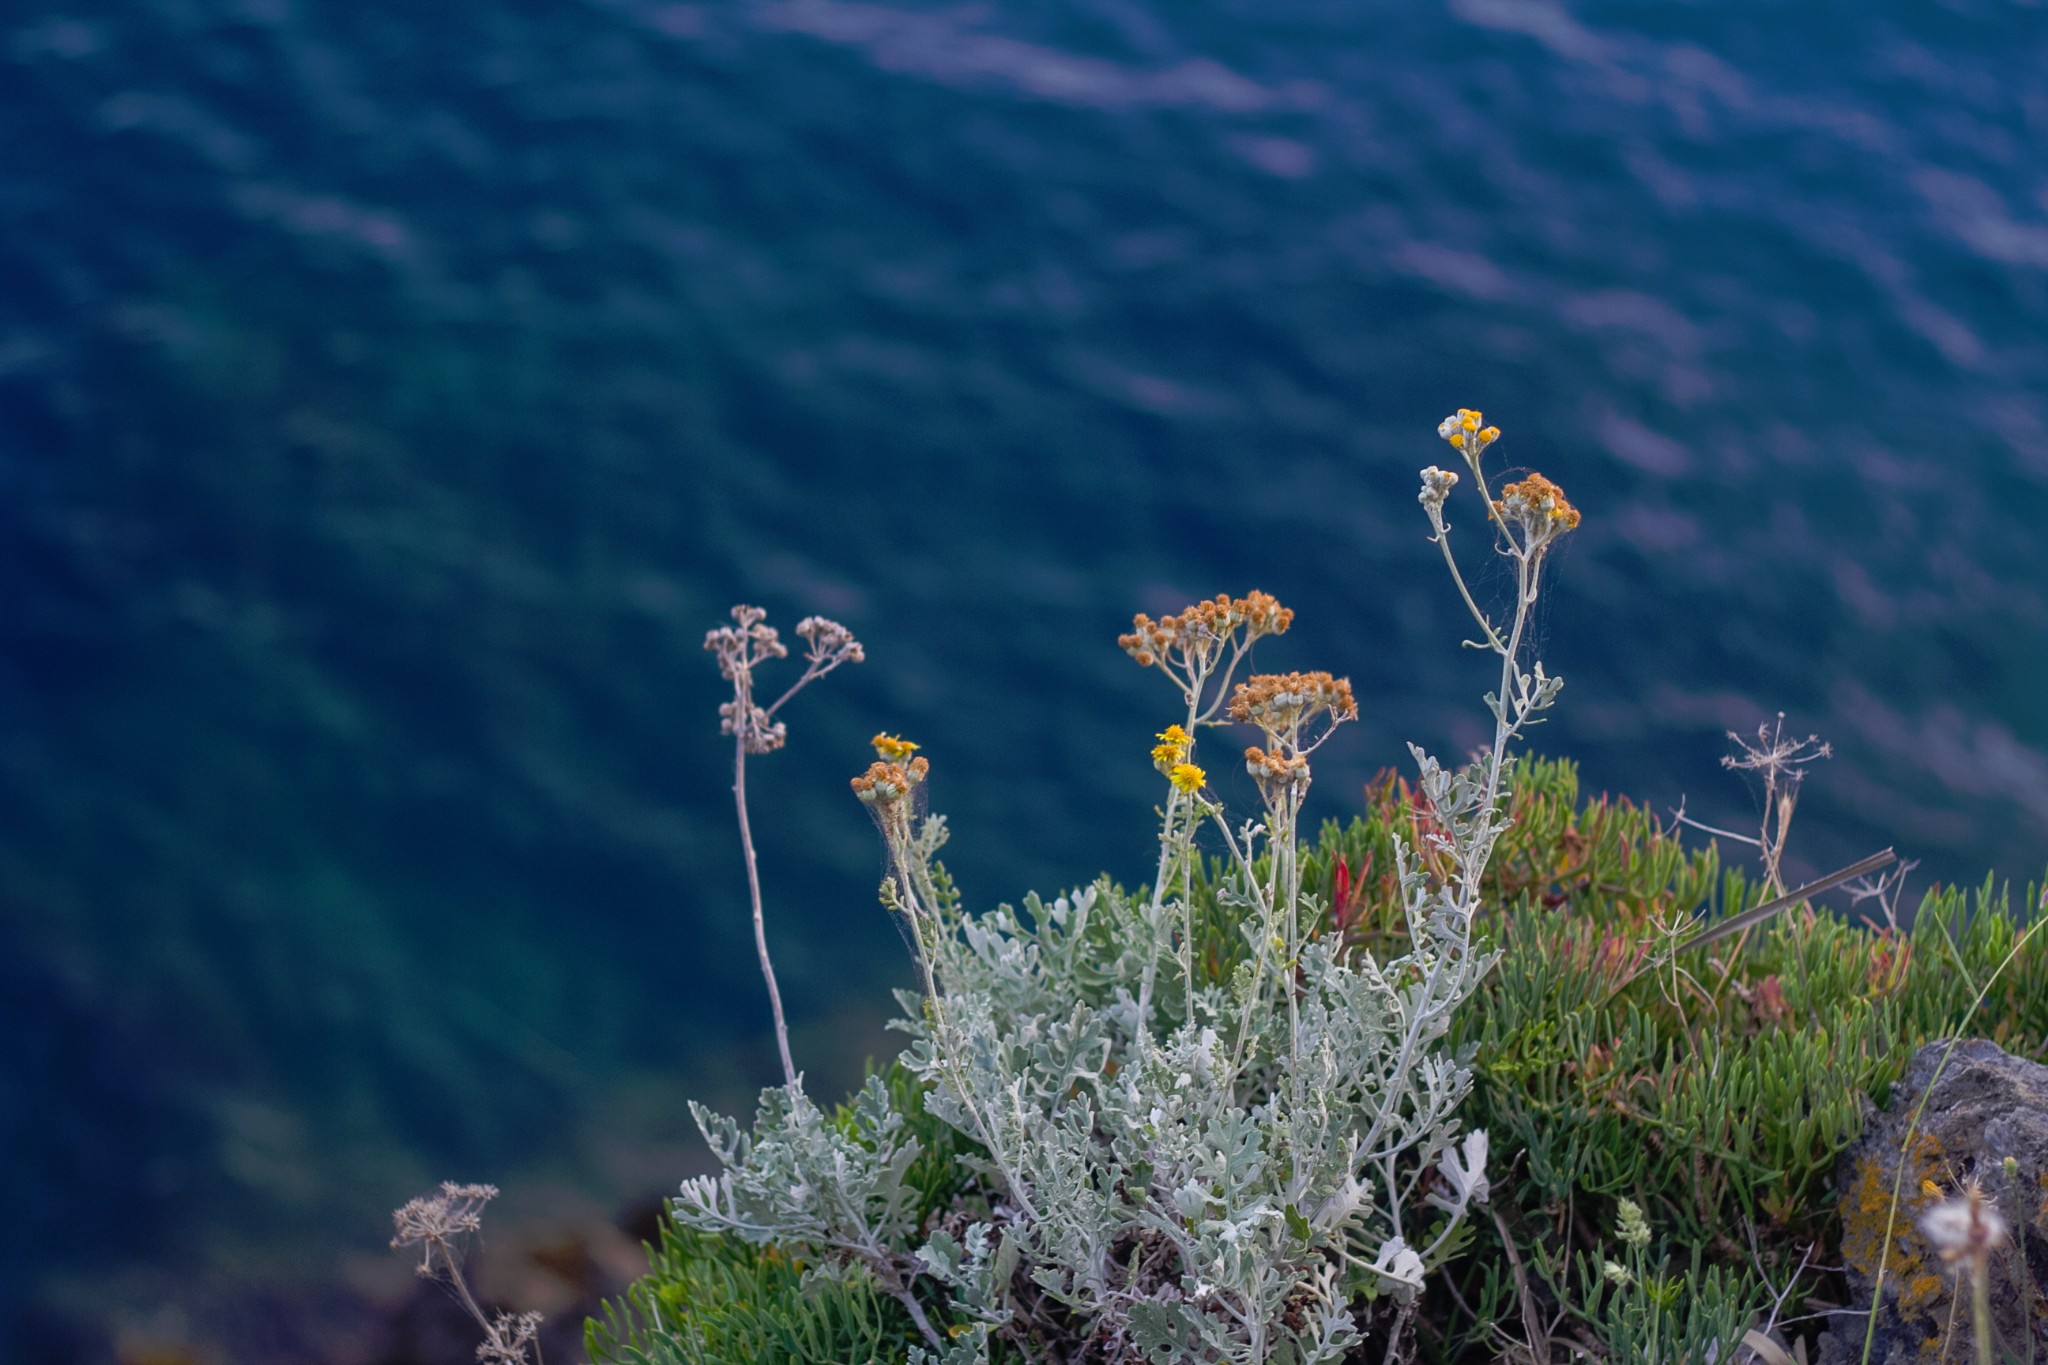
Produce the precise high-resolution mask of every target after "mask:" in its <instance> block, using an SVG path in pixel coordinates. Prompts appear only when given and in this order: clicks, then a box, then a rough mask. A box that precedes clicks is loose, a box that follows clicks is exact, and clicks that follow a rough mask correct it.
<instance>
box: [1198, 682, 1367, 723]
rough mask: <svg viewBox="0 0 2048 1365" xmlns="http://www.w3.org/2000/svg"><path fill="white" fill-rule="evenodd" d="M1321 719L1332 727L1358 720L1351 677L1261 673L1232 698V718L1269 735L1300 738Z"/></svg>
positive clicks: (1238, 688)
mask: <svg viewBox="0 0 2048 1365" xmlns="http://www.w3.org/2000/svg"><path fill="white" fill-rule="evenodd" d="M1321 716H1328V717H1329V719H1330V722H1331V723H1332V724H1336V723H1337V722H1339V721H1346V720H1356V719H1357V718H1358V702H1357V701H1356V700H1354V699H1353V697H1352V695H1351V680H1350V679H1349V678H1333V677H1331V676H1330V675H1329V674H1328V673H1324V672H1322V671H1320V670H1318V671H1316V672H1314V673H1260V674H1257V675H1256V676H1254V677H1253V678H1252V679H1251V680H1250V681H1249V682H1242V683H1239V684H1238V685H1237V691H1236V692H1235V693H1234V694H1232V696H1231V698H1230V718H1231V719H1232V720H1235V721H1240V722H1247V723H1249V724H1252V725H1256V726H1258V727H1259V728H1260V729H1261V730H1264V731H1265V732H1266V733H1267V734H1269V735H1276V736H1287V737H1289V738H1292V737H1294V736H1296V735H1298V734H1299V733H1300V731H1301V728H1302V727H1303V726H1304V725H1307V724H1308V723H1309V722H1311V721H1313V720H1315V719H1317V718H1318V717H1321Z"/></svg>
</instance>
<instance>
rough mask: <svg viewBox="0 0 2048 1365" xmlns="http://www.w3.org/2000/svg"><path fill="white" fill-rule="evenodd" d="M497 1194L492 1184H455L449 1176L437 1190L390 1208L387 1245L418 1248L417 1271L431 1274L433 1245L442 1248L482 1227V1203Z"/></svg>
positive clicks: (394, 1247)
mask: <svg viewBox="0 0 2048 1365" xmlns="http://www.w3.org/2000/svg"><path fill="white" fill-rule="evenodd" d="M497 1197H498V1187H497V1186H496V1185H458V1184H456V1183H455V1182H454V1181H452V1180H446V1181H443V1182H441V1189H440V1191H439V1193H436V1194H428V1195H422V1196H420V1197H419V1198H418V1199H408V1200H406V1201H405V1203H404V1204H402V1205H400V1206H399V1207H398V1208H396V1209H394V1210H392V1213H391V1222H392V1226H393V1227H394V1228H395V1229H396V1231H395V1233H394V1235H393V1236H392V1238H391V1249H392V1250H393V1251H401V1250H403V1249H404V1248H406V1247H414V1246H416V1247H420V1248H422V1249H423V1256H422V1259H421V1261H420V1268H419V1269H420V1274H422V1275H431V1274H433V1273H434V1250H435V1248H436V1247H439V1248H442V1249H443V1250H444V1251H445V1250H446V1249H447V1248H449V1247H450V1246H452V1245H453V1244H454V1243H456V1242H458V1241H460V1240H461V1239H462V1238H464V1237H466V1236H468V1235H469V1234H470V1233H472V1232H475V1231H476V1230H477V1229H478V1228H480V1227H482V1226H483V1213H484V1205H486V1204H488V1203H490V1202H491V1201H492V1200H493V1199H496V1198H497Z"/></svg>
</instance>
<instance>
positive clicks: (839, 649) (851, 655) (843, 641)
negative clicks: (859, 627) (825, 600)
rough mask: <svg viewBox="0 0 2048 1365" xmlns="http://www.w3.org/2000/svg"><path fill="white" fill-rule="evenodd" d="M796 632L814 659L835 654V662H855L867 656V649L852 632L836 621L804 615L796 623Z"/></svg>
mask: <svg viewBox="0 0 2048 1365" xmlns="http://www.w3.org/2000/svg"><path fill="white" fill-rule="evenodd" d="M796 633H797V635H798V636H799V637H801V638H802V640H803V642H804V643H805V644H806V645H808V646H809V647H810V657H811V658H812V659H814V660H822V659H826V658H830V657H834V656H836V659H835V662H841V663H849V664H857V663H860V662H861V661H862V660H864V659H866V658H867V651H866V650H864V649H862V648H861V645H860V641H858V640H856V639H854V638H853V632H852V631H850V630H848V629H847V628H846V627H845V626H842V625H840V624H839V623H838V622H837V621H830V620H827V619H826V618H824V617H822V616H806V617H805V618H804V619H803V620H801V621H799V622H797V623H796Z"/></svg>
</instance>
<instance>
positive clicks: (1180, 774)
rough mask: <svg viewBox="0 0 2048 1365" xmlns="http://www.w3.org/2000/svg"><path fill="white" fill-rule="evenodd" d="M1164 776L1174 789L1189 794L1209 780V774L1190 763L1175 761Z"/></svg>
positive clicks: (1196, 790)
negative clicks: (1171, 768) (1170, 769)
mask: <svg viewBox="0 0 2048 1365" xmlns="http://www.w3.org/2000/svg"><path fill="white" fill-rule="evenodd" d="M1166 776H1167V779H1168V780H1169V781H1171V782H1172V783H1173V787H1174V790H1175V791H1180V792H1186V793H1187V794H1188V795H1189V796H1193V795H1194V794H1195V793H1196V792H1198V791H1200V790H1201V789H1202V784H1203V783H1204V782H1206V781H1208V780H1209V775H1208V774H1207V773H1205V772H1203V771H1202V770H1201V769H1200V768H1197V767H1196V766H1195V765H1194V764H1192V763H1176V764H1174V765H1173V770H1172V771H1171V772H1169V773H1168V774H1167V775H1166Z"/></svg>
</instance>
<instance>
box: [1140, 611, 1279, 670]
mask: <svg viewBox="0 0 2048 1365" xmlns="http://www.w3.org/2000/svg"><path fill="white" fill-rule="evenodd" d="M1293 624H1294V612H1293V611H1292V610H1291V609H1289V608H1287V607H1283V606H1281V605H1280V603H1279V602H1278V601H1277V600H1276V599H1275V598H1274V597H1273V596H1272V595H1271V594H1269V593H1263V592H1250V593H1246V594H1245V595H1244V596H1243V597H1226V596H1223V595H1222V594H1218V595H1217V596H1216V597H1214V598H1211V599H1210V600H1208V601H1206V602H1197V603H1195V604H1194V605H1193V606H1191V607H1188V608H1186V609H1184V610H1182V611H1179V612H1176V613H1174V614H1173V615H1171V616H1162V617H1160V618H1159V619H1158V620H1157V621H1155V620H1153V619H1152V618H1151V617H1149V616H1147V615H1146V614H1145V613H1143V612H1139V613H1138V614H1137V615H1136V616H1134V617H1132V618H1131V632H1130V634H1128V635H1119V636H1118V637H1117V640H1116V642H1117V644H1119V645H1121V646H1122V647H1123V651H1124V653H1126V654H1128V655H1130V656H1131V657H1132V658H1133V659H1136V660H1137V661H1138V662H1139V663H1140V664H1141V665H1143V666H1144V667H1146V668H1150V667H1152V666H1153V665H1154V664H1167V665H1181V664H1186V663H1188V662H1190V661H1193V662H1196V663H1198V664H1199V663H1202V662H1204V661H1206V660H1208V659H1211V658H1213V657H1215V656H1216V655H1217V654H1218V653H1219V652H1220V651H1221V650H1222V647H1223V645H1224V644H1225V642H1227V641H1230V640H1231V639H1232V638H1233V637H1234V636H1235V635H1236V634H1237V632H1238V631H1240V630H1242V631H1243V632H1244V635H1243V639H1242V642H1241V643H1242V644H1246V645H1249V644H1250V643H1251V642H1252V641H1254V640H1257V639H1259V638H1261V637H1262V636H1267V635H1282V634H1285V633H1286V631H1287V628H1288V627H1289V626H1291V625H1293Z"/></svg>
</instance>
